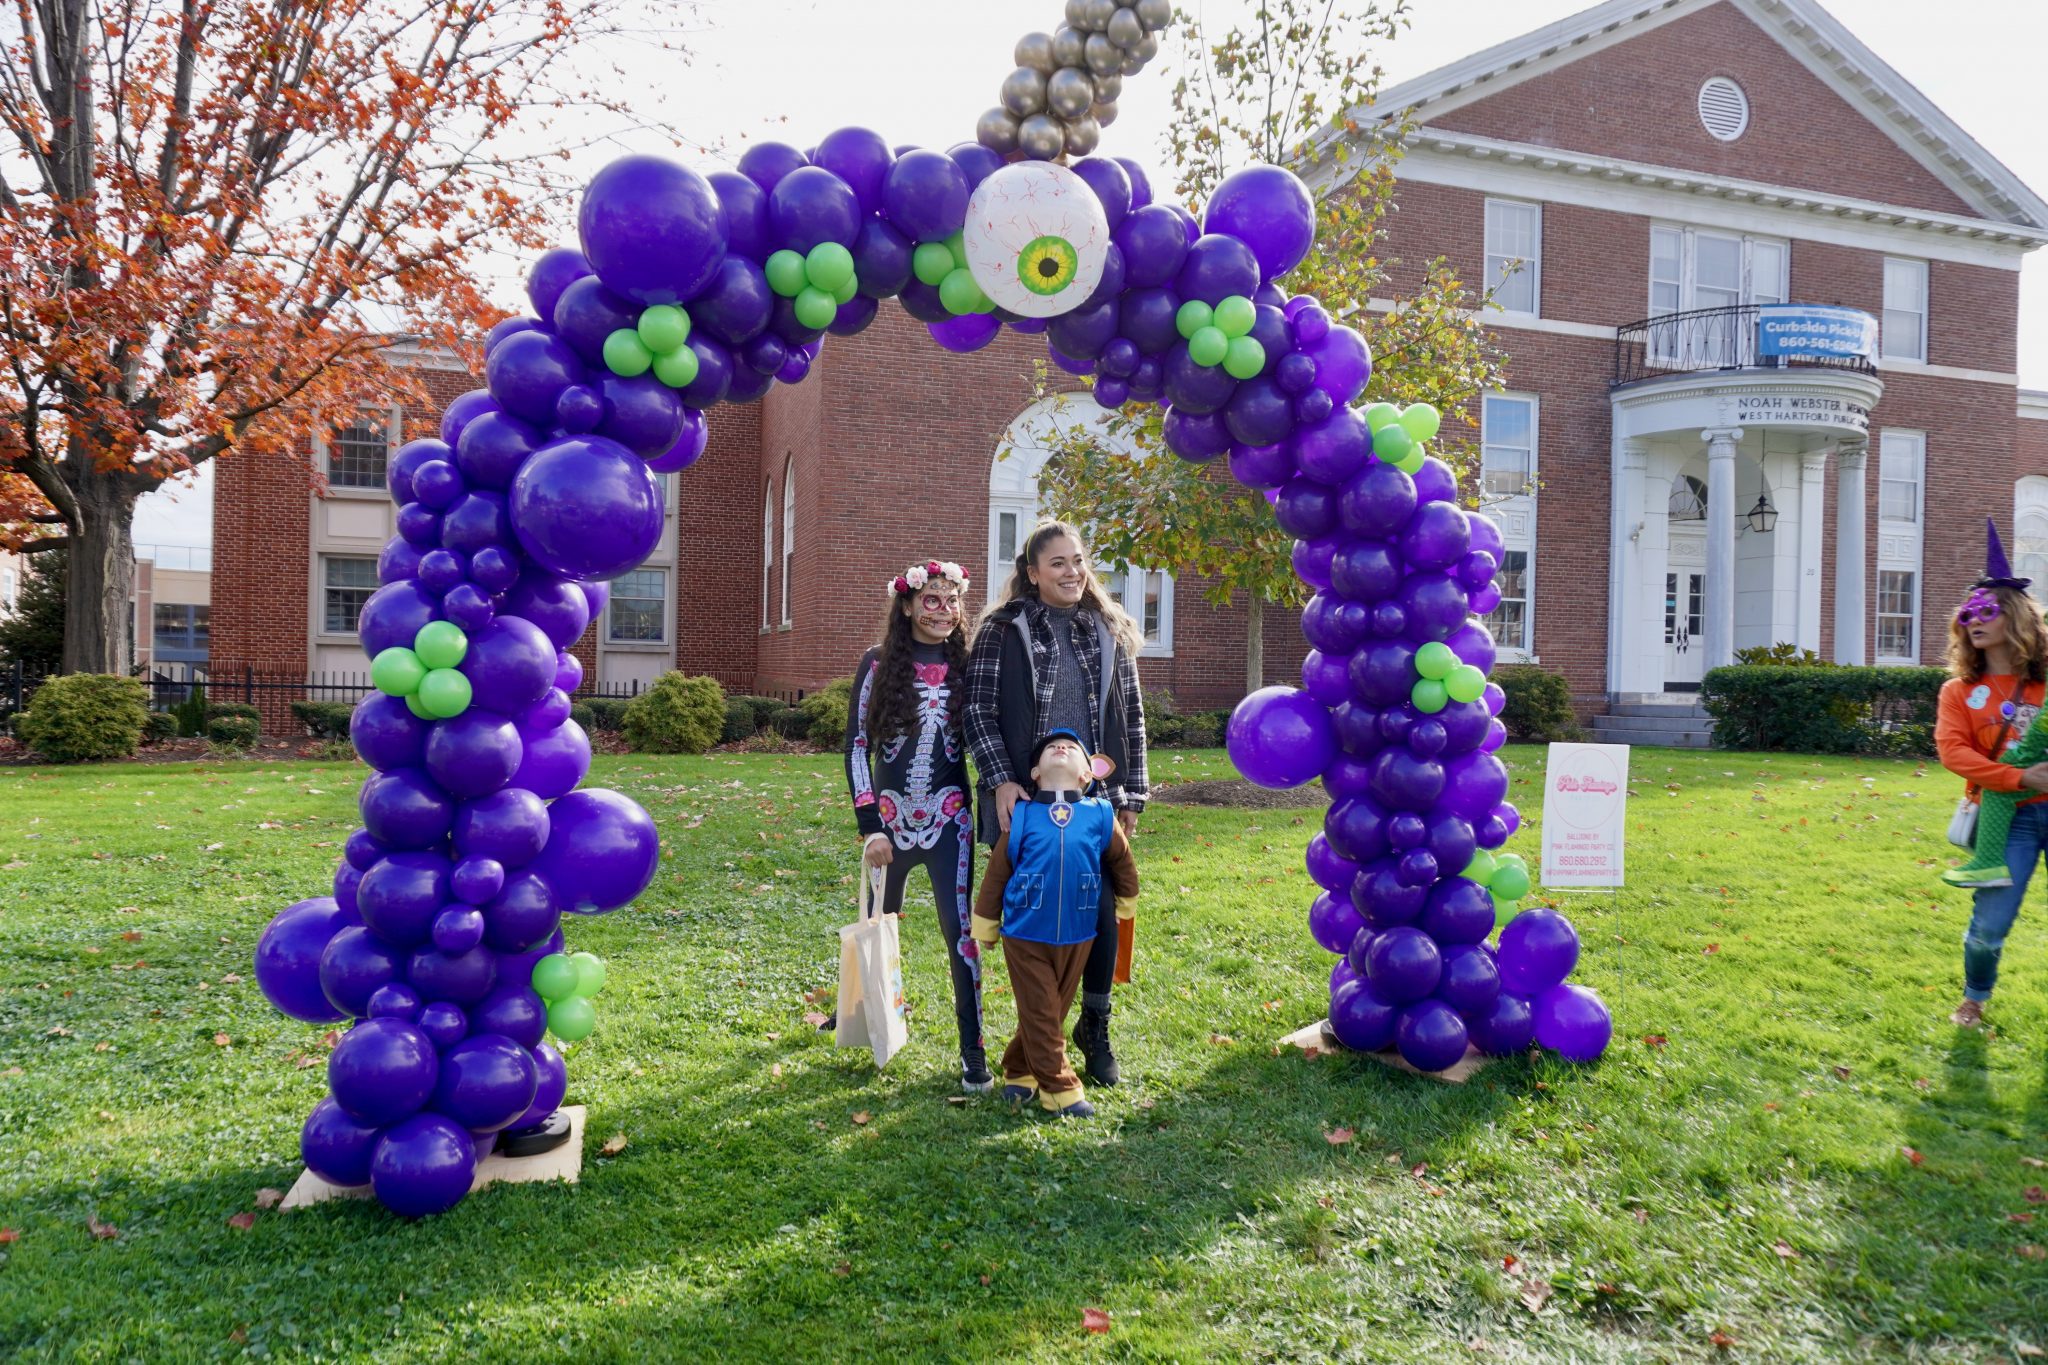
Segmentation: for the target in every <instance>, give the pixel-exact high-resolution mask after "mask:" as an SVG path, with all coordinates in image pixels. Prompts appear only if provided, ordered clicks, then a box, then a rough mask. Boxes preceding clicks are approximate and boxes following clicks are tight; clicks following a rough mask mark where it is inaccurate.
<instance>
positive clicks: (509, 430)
mask: <svg viewBox="0 0 2048 1365" xmlns="http://www.w3.org/2000/svg"><path fill="white" fill-rule="evenodd" d="M575 387H576V388H577V389H578V390H579V391H585V390H583V386H581V385H577V386H575ZM564 392H565V393H566V392H567V391H566V390H565V391H564ZM542 439H543V438H542V436H541V433H540V431H539V430H538V429H536V428H535V427H533V426H532V425H530V424H529V423H527V422H524V421H521V420H520V419H519V418H517V417H515V416H513V415H512V414H511V413H509V412H502V411H497V410H493V411H491V412H486V413H482V414H480V415H479V416H478V417H477V418H476V420H474V421H472V422H470V423H469V424H468V425H467V426H465V427H464V428H463V429H462V435H461V437H460V438H459V439H458V440H457V441H456V444H455V463H456V467H457V468H459V469H460V470H461V471H462V476H463V478H464V479H466V480H468V482H469V483H470V484H472V485H473V486H475V487H478V488H491V489H499V490H503V489H506V488H509V487H511V486H512V476H513V475H515V474H517V473H518V472H519V466H520V465H521V464H523V463H525V461H526V457H527V456H529V455H531V454H533V452H534V451H536V450H538V449H540V445H541V441H542Z"/></svg>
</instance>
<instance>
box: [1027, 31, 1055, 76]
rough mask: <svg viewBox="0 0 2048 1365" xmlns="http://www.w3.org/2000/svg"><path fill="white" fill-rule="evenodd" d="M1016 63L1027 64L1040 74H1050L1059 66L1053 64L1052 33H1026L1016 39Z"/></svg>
mask: <svg viewBox="0 0 2048 1365" xmlns="http://www.w3.org/2000/svg"><path fill="white" fill-rule="evenodd" d="M1017 65H1019V66H1028V67H1030V68H1031V69H1032V70H1033V71H1036V72H1038V73H1039V74H1040V75H1044V76H1050V75H1051V74H1052V73H1053V72H1055V71H1057V70H1059V68H1058V67H1057V66H1055V65H1053V60H1052V35H1051V34H1050V33H1027V34H1025V35H1024V36H1023V37H1022V38H1019V39H1018V40H1017Z"/></svg>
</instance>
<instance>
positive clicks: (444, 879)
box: [356, 851, 448, 948]
mask: <svg viewBox="0 0 2048 1365" xmlns="http://www.w3.org/2000/svg"><path fill="white" fill-rule="evenodd" d="M447 900H448V860H447V858H445V857H443V856H442V855H441V854H440V853H438V852H427V851H420V852H404V853H394V854H392V855H391V856H390V857H388V858H386V859H384V861H382V862H380V863H378V864H377V865H376V866H375V867H372V868H371V869H370V870H369V871H368V872H365V873H364V874H363V880H362V883H361V885H359V886H358V887H357V888H356V905H357V908H358V910H359V911H360V913H361V914H362V917H363V923H364V924H365V925H367V926H368V927H369V928H370V930H371V931H372V932H374V933H375V934H376V935H377V937H378V938H380V939H382V940H384V942H386V943H388V944H390V945H392V946H393V947H396V948H411V947H413V946H415V945H417V944H420V943H424V942H426V940H427V935H428V933H429V932H430V931H431V929H432V926H433V923H434V916H435V915H437V914H439V913H440V910H441V907H442V905H444V904H445V903H446V902H447Z"/></svg>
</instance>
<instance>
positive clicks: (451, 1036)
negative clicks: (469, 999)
mask: <svg viewBox="0 0 2048 1365" xmlns="http://www.w3.org/2000/svg"><path fill="white" fill-rule="evenodd" d="M419 1027H420V1032H422V1033H424V1034H426V1035H427V1037H429V1038H431V1039H433V1040H434V1046H435V1047H437V1048H443V1047H453V1046H455V1044H456V1043H458V1042H460V1041H461V1040H462V1039H463V1037H464V1036H465V1035H466V1034H468V1032H469V1016H468V1015H466V1014H464V1013H463V1012H462V1006H460V1005H457V1004H455V1003H453V1002H452V1001H447V1000H436V1001H434V1002H432V1003H431V1004H427V1005H422V1006H420V1015H419Z"/></svg>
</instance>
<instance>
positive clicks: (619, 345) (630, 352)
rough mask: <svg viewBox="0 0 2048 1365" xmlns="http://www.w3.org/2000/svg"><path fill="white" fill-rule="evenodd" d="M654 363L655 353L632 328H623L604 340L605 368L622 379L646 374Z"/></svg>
mask: <svg viewBox="0 0 2048 1365" xmlns="http://www.w3.org/2000/svg"><path fill="white" fill-rule="evenodd" d="M653 363H654V352H652V351H650V350H648V349H647V343H646V342H644V341H642V340H641V339H640V334H639V333H638V332H636V331H634V330H633V329H632V328H630V327H621V328H619V330H618V331H616V332H613V333H612V334H611V335H610V336H608V337H606V338H605V339H604V367H605V368H606V369H607V370H610V371H611V372H612V373H613V374H615V375H617V376H618V377H619V378H621V379H632V378H634V377H636V376H638V375H643V374H646V373H647V367H648V366H649V365H652V364H653Z"/></svg>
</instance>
